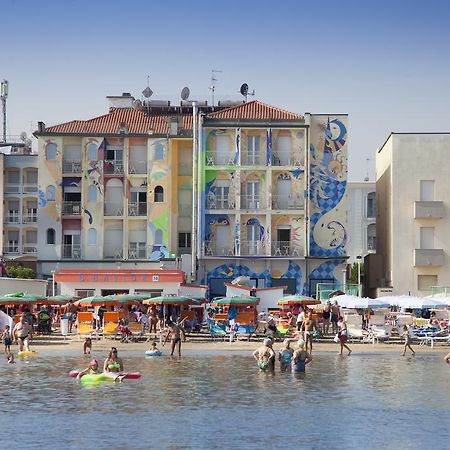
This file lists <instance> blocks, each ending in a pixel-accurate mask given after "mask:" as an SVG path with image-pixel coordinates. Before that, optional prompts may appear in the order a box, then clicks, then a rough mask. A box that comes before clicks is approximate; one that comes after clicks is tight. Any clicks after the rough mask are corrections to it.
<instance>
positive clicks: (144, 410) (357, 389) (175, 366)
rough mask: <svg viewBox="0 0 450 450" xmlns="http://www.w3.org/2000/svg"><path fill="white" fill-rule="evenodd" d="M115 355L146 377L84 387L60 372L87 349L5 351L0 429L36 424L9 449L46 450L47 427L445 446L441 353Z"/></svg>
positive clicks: (237, 440)
mask: <svg viewBox="0 0 450 450" xmlns="http://www.w3.org/2000/svg"><path fill="white" fill-rule="evenodd" d="M95 356H96V357H98V358H100V356H101V355H95ZM121 356H122V357H124V360H125V365H126V369H127V370H129V371H137V370H139V371H140V372H141V373H142V378H141V379H139V380H125V382H124V383H123V384H119V383H103V384H99V385H96V386H90V388H89V389H86V388H83V387H82V386H81V385H80V384H79V383H77V382H76V381H75V380H73V379H71V378H68V377H67V373H68V372H69V371H70V370H71V369H73V368H84V367H85V366H86V365H87V363H88V361H89V358H86V357H80V356H74V354H73V353H72V354H69V355H66V356H64V355H62V354H59V355H56V354H55V353H53V354H50V353H49V354H47V355H46V354H45V350H43V351H42V352H41V353H40V354H39V356H38V357H34V358H28V359H26V360H22V361H18V363H17V364H14V365H8V364H6V362H4V361H3V360H2V361H1V362H0V380H1V381H0V383H1V384H0V386H1V398H2V407H1V408H0V424H1V427H0V428H1V429H2V430H10V432H8V431H6V433H7V434H8V435H9V436H17V434H16V433H15V431H16V430H21V429H25V430H30V431H31V433H30V435H29V436H28V437H27V439H26V442H25V443H24V442H20V443H19V442H16V443H14V442H12V446H9V448H19V447H20V448H42V446H43V444H42V440H41V439H40V437H41V436H42V434H41V431H40V430H43V429H44V430H47V431H48V435H49V439H48V440H47V441H46V445H45V447H46V448H63V447H64V448H74V449H75V448H83V449H90V448H96V449H103V448H105V449H106V448H108V449H117V448H130V449H131V448H132V449H134V448H170V449H181V448H195V449H200V448H207V449H216V448H217V449H219V448H224V447H234V448H245V449H260V448H264V447H266V448H277V447H283V448H301V447H302V448H318V449H319V448H320V449H321V448H335V447H339V448H347V449H361V448H373V449H375V448H380V447H386V448H393V447H395V448H396V449H412V448H429V446H430V443H432V446H433V448H446V447H447V448H448V441H449V439H450V434H449V429H450V427H449V424H450V393H449V387H450V384H449V379H450V368H449V367H448V366H446V365H445V364H443V363H442V358H441V356H440V355H438V354H428V355H420V356H417V357H416V358H409V359H405V358H400V357H399V356H398V355H397V354H387V355H386V354H375V353H374V354H361V355H358V354H352V356H351V357H349V358H347V357H343V358H342V357H339V356H337V355H335V354H331V353H316V355H315V359H314V362H313V363H312V364H311V365H309V366H308V367H307V373H306V375H304V376H302V375H300V376H299V375H298V374H291V373H280V372H276V373H275V374H270V373H265V372H264V373H261V372H259V371H258V370H257V369H256V368H255V363H254V360H253V358H252V357H251V355H250V354H249V353H247V352H205V351H201V352H186V353H185V356H184V357H183V359H182V360H180V361H179V360H177V359H170V358H167V357H162V358H149V359H145V358H144V357H143V356H142V355H141V354H140V352H130V353H129V354H124V353H122V354H121ZM376 430H383V433H380V432H379V431H378V432H377V431H376ZM15 446H16V447H15Z"/></svg>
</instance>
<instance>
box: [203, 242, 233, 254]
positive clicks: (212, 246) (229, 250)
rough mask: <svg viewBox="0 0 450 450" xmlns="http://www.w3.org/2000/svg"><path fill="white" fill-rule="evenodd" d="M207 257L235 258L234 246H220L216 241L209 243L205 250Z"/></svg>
mask: <svg viewBox="0 0 450 450" xmlns="http://www.w3.org/2000/svg"><path fill="white" fill-rule="evenodd" d="M204 252H205V256H234V255H235V252H234V246H232V245H219V244H218V243H217V242H216V241H208V242H206V243H205V248H204Z"/></svg>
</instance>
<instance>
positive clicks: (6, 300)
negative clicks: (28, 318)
mask: <svg viewBox="0 0 450 450" xmlns="http://www.w3.org/2000/svg"><path fill="white" fill-rule="evenodd" d="M46 301H47V298H46V297H45V296H41V295H29V296H26V297H8V296H6V295H4V296H3V297H0V305H34V304H42V303H45V302H46Z"/></svg>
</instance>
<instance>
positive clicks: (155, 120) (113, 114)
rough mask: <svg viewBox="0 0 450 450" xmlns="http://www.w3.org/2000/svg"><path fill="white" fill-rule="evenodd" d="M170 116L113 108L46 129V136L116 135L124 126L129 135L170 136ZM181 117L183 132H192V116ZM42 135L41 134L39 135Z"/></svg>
mask: <svg viewBox="0 0 450 450" xmlns="http://www.w3.org/2000/svg"><path fill="white" fill-rule="evenodd" d="M171 117H173V115H168V114H157V115H156V114H155V115H152V114H147V113H146V112H145V111H139V110H136V109H133V108H112V109H111V110H110V112H109V113H108V114H104V115H103V116H99V117H94V118H93V119H89V120H72V121H70V122H66V123H61V124H59V125H55V126H51V127H47V128H45V131H44V133H45V134H51V133H57V134H59V133H62V134H116V133H118V130H119V127H120V126H122V125H123V124H125V125H126V127H127V133H129V134H148V132H149V130H152V131H153V134H160V135H161V134H162V135H165V134H169V132H170V118H171ZM179 117H181V131H183V130H185V131H186V132H191V131H192V115H191V114H185V115H181V116H179ZM38 134H40V133H38Z"/></svg>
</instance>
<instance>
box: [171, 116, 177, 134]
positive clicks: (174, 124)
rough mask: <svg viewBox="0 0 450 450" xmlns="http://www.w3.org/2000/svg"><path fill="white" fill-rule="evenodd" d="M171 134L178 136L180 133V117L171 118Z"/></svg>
mask: <svg viewBox="0 0 450 450" xmlns="http://www.w3.org/2000/svg"><path fill="white" fill-rule="evenodd" d="M169 133H170V135H171V136H176V135H177V134H178V117H171V118H170V131H169Z"/></svg>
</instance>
